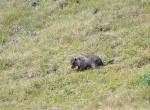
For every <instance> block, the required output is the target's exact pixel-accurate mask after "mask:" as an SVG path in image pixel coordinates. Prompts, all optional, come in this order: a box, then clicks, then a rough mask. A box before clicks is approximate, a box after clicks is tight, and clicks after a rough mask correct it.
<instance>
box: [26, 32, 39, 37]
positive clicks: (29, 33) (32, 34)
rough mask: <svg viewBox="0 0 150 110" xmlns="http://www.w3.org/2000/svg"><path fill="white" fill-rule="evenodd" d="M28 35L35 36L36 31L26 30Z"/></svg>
mask: <svg viewBox="0 0 150 110" xmlns="http://www.w3.org/2000/svg"><path fill="white" fill-rule="evenodd" d="M28 35H29V36H30V37H35V36H36V35H37V32H36V31H29V32H28Z"/></svg>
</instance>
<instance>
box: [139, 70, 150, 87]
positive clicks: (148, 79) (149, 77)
mask: <svg viewBox="0 0 150 110" xmlns="http://www.w3.org/2000/svg"><path fill="white" fill-rule="evenodd" d="M140 82H142V83H144V84H146V85H148V86H150V71H149V72H147V73H146V74H144V75H142V76H140Z"/></svg>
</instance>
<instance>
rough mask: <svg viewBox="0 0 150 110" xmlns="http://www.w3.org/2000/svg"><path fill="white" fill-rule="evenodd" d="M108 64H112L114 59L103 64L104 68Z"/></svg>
mask: <svg viewBox="0 0 150 110" xmlns="http://www.w3.org/2000/svg"><path fill="white" fill-rule="evenodd" d="M108 64H114V59H112V60H109V61H106V62H104V66H105V65H108Z"/></svg>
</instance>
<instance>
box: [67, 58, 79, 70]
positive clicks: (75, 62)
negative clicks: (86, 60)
mask: <svg viewBox="0 0 150 110" xmlns="http://www.w3.org/2000/svg"><path fill="white" fill-rule="evenodd" d="M70 63H71V68H72V69H74V68H75V67H77V66H78V67H79V66H80V64H81V59H80V58H72V59H71V62H70Z"/></svg>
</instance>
